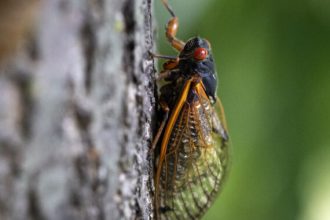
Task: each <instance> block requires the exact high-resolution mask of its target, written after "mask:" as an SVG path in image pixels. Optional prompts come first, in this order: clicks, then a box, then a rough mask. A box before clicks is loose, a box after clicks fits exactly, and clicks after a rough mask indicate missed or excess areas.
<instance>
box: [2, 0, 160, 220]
mask: <svg viewBox="0 0 330 220" xmlns="http://www.w3.org/2000/svg"><path fill="white" fill-rule="evenodd" d="M38 7H40V8H38V10H36V13H37V12H38V11H39V12H40V13H39V14H38V15H37V22H36V23H35V27H36V28H35V31H34V32H33V33H34V34H33V36H32V37H30V38H29V39H26V38H25V41H26V43H25V45H26V46H25V47H24V48H23V49H21V50H19V52H18V53H17V56H16V57H15V58H14V59H12V60H11V61H10V62H9V63H8V62H7V63H6V65H5V64H3V65H2V67H1V73H0V219H2V220H7V219H10V220H11V219H14V220H16V219H18V220H20V219H38V220H39V219H70V220H71V219H151V218H152V197H151V196H152V184H153V183H152V172H153V170H152V169H153V162H152V159H153V158H152V157H151V156H150V155H149V153H148V152H149V146H150V143H151V140H152V136H153V129H152V128H153V124H154V111H155V84H154V67H153V60H152V59H151V58H150V57H149V55H148V51H149V50H152V46H153V36H152V33H153V29H152V17H151V0H135V1H134V0H122V1H119V0H44V1H43V2H41V3H40V4H39V6H38Z"/></svg>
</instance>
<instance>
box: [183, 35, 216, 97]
mask: <svg viewBox="0 0 330 220" xmlns="http://www.w3.org/2000/svg"><path fill="white" fill-rule="evenodd" d="M179 57H180V62H179V68H180V70H181V72H182V74H183V75H185V76H186V77H191V76H195V75H198V76H200V77H201V78H202V81H203V85H204V87H205V91H206V94H207V95H208V96H209V97H212V98H213V100H215V97H216V87H217V78H216V71H215V64H214V61H213V56H212V51H211V47H210V43H209V42H208V41H207V40H205V39H203V38H200V37H194V38H191V39H189V40H188V41H187V43H186V44H185V46H184V48H183V50H182V51H181V53H180V56H179Z"/></svg>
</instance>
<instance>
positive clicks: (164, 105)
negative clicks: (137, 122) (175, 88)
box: [150, 102, 170, 151]
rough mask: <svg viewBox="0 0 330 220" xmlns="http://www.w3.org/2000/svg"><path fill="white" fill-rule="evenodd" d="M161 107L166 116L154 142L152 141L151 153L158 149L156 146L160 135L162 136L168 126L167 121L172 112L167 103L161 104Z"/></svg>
mask: <svg viewBox="0 0 330 220" xmlns="http://www.w3.org/2000/svg"><path fill="white" fill-rule="evenodd" d="M160 107H161V109H162V110H163V111H164V113H165V115H164V118H163V120H162V122H161V124H160V126H159V128H158V131H157V133H156V136H155V137H154V140H153V141H152V144H151V149H150V150H151V151H154V150H155V148H156V145H157V143H158V141H159V138H160V135H161V134H162V132H163V130H164V127H165V125H166V122H167V119H168V114H169V112H170V109H169V107H168V105H167V104H166V103H165V102H160Z"/></svg>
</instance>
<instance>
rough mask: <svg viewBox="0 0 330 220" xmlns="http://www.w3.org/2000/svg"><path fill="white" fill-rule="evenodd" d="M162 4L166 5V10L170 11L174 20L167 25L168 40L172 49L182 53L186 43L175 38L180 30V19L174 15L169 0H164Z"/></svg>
mask: <svg viewBox="0 0 330 220" xmlns="http://www.w3.org/2000/svg"><path fill="white" fill-rule="evenodd" d="M162 2H163V4H164V6H165V8H166V9H167V10H168V12H169V13H170V14H171V15H172V18H171V19H170V20H169V21H168V22H167V25H166V38H167V40H168V41H169V42H170V44H171V45H172V47H174V48H175V49H177V50H178V51H181V50H182V49H183V47H184V45H185V43H184V42H183V41H181V40H179V39H178V38H176V37H175V36H176V33H177V31H178V28H179V20H178V17H177V16H176V15H175V14H174V11H173V10H172V8H171V7H170V5H169V4H168V1H167V0H162Z"/></svg>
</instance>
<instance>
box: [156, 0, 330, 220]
mask: <svg viewBox="0 0 330 220" xmlns="http://www.w3.org/2000/svg"><path fill="white" fill-rule="evenodd" d="M155 2H156V6H157V7H156V17H158V22H159V23H158V27H159V30H158V35H159V42H160V45H159V52H160V53H162V54H168V55H169V54H172V55H173V54H175V52H174V51H173V50H171V49H169V48H170V47H169V45H168V44H167V43H166V42H165V38H164V37H163V35H164V30H163V27H164V26H165V24H166V21H167V20H168V18H169V15H168V14H167V12H166V11H165V10H164V8H163V7H162V5H161V4H160V0H155ZM170 3H171V5H172V6H173V8H174V10H175V11H176V13H177V15H178V17H179V18H180V22H181V23H180V24H181V26H180V29H179V33H178V36H179V37H180V38H181V39H183V40H187V39H188V38H190V37H192V36H195V35H196V33H198V35H199V36H201V37H205V38H207V39H208V40H209V41H210V42H211V44H212V48H213V53H214V56H215V59H216V62H217V69H218V76H219V79H220V80H219V90H218V93H219V96H220V97H221V99H222V101H223V103H224V106H225V110H226V116H227V121H228V124H229V131H230V137H231V141H232V146H233V149H232V166H231V172H230V175H229V178H228V180H227V182H226V183H225V186H224V190H223V192H222V193H221V195H220V196H219V198H218V200H217V201H216V203H215V205H213V206H212V208H211V209H210V211H209V212H208V213H207V214H206V216H205V217H204V219H205V220H213V219H214V220H216V219H217V220H218V219H220V220H279V219H281V220H329V219H330V171H329V168H330V116H329V115H330V86H329V83H330V1H324V0H304V1H284V0H279V1H275V0H273V1H271V0H266V1H257V0H250V1H244V0H222V1H216V0H207V1H198V0H170Z"/></svg>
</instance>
